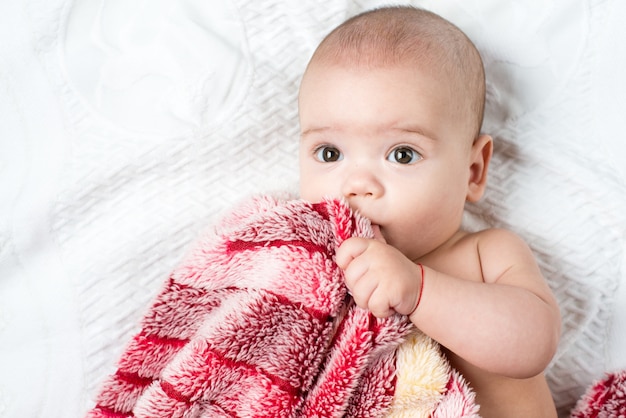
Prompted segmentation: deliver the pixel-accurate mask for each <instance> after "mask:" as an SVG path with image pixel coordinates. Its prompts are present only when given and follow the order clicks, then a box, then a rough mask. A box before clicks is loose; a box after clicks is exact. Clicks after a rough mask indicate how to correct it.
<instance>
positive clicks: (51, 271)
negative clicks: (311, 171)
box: [0, 0, 626, 417]
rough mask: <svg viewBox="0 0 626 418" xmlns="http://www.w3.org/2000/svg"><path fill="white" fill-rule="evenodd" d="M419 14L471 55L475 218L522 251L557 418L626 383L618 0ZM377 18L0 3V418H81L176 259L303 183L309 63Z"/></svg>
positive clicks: (279, 4) (132, 2) (468, 0)
mask: <svg viewBox="0 0 626 418" xmlns="http://www.w3.org/2000/svg"><path fill="white" fill-rule="evenodd" d="M398 3H406V1H401V2H398ZM412 3H413V4H416V5H422V6H424V7H427V8H430V9H432V10H434V11H436V12H439V13H441V14H442V15H444V16H445V17H447V18H449V19H450V20H452V21H453V22H455V23H456V24H458V25H459V26H460V27H461V28H462V29H464V30H465V31H466V32H467V33H468V35H469V36H470V37H471V38H472V39H474V41H475V42H476V44H477V45H478V47H479V49H481V51H482V53H483V56H484V59H485V64H486V68H487V74H488V83H489V89H488V109H487V112H488V114H487V118H486V121H485V125H484V130H485V131H486V132H489V133H491V134H492V135H493V136H494V137H495V140H496V153H495V156H494V161H493V164H492V171H491V178H490V186H489V187H490V189H489V191H488V193H487V195H486V197H485V199H484V200H483V201H481V202H480V203H479V204H477V205H473V206H470V207H468V216H467V219H466V224H467V227H468V228H477V227H481V226H485V225H490V226H504V227H508V228H511V229H513V230H514V231H516V232H518V233H519V234H520V235H522V236H523V237H524V238H525V239H526V240H527V241H528V242H529V243H530V245H531V247H532V248H533V250H534V251H535V253H536V255H537V258H538V260H539V262H540V265H541V267H542V269H543V271H544V273H545V276H546V278H547V279H548V280H549V282H550V285H551V286H552V288H553V289H554V291H555V293H556V295H557V297H558V299H559V302H560V304H561V307H562V312H563V317H564V329H563V337H562V341H561V345H560V347H559V351H558V354H557V356H556V358H555V360H554V362H553V364H552V366H551V367H550V369H549V370H548V376H549V380H550V384H551V387H552V390H553V393H554V396H555V400H556V402H557V404H558V405H559V407H560V408H561V411H562V412H563V414H565V411H566V410H567V409H568V408H569V407H571V406H572V405H573V403H574V402H575V400H576V399H577V398H578V397H579V396H580V395H581V394H582V392H583V391H584V389H585V388H586V386H587V385H589V384H590V383H591V381H592V380H594V379H596V378H598V377H600V376H601V375H602V374H603V373H604V372H606V371H611V370H615V369H623V368H626V266H625V262H626V257H625V255H626V138H625V135H624V131H625V129H624V127H625V124H626V120H625V119H624V115H625V114H626V112H625V111H626V83H624V80H623V75H624V74H626V50H624V46H623V45H624V41H626V27H625V26H624V25H623V23H622V22H623V21H624V19H625V18H626V2H622V1H619V0H587V1H582V0H581V1H578V2H571V1H569V0H552V1H548V2H543V1H531V2H528V1H526V2H521V1H514V0H506V1H496V0H493V1H484V0H432V1H413V2H412ZM380 4H384V2H382V1H376V0H360V1H351V0H345V1H333V2H323V1H314V0H306V1H302V2H294V1H291V0H255V1H252V0H216V1H211V2H210V4H209V2H205V1H200V0H181V1H178V2H165V1H152V2H144V1H139V0H126V1H107V2H104V1H97V0H85V1H80V2H78V1H75V2H72V1H70V0H46V1H43V0H22V1H19V2H8V1H5V2H1V3H0V39H1V40H2V41H0V417H79V416H82V414H83V413H84V411H85V410H86V408H88V407H89V406H90V405H91V402H92V401H93V396H94V394H95V393H96V391H97V387H98V384H99V383H100V382H101V380H102V379H103V377H104V376H105V375H106V374H108V373H110V372H112V371H113V370H114V369H115V360H116V359H117V357H118V356H119V355H120V353H121V351H122V349H123V347H124V345H125V344H126V342H127V340H128V338H130V336H131V335H132V334H133V333H134V332H135V331H136V330H137V328H138V320H139V318H140V317H141V315H142V313H143V312H144V310H145V309H146V308H147V306H148V303H149V301H150V298H151V297H152V296H153V295H154V294H155V293H156V292H157V291H158V290H159V287H160V286H161V283H162V282H163V281H164V280H165V278H166V277H167V275H168V273H169V272H170V271H171V270H172V269H173V267H174V266H175V265H176V263H177V262H178V260H179V259H180V258H181V256H182V255H183V253H184V251H185V248H186V247H187V245H189V244H190V243H191V242H192V241H193V239H194V238H195V237H197V236H198V234H199V233H200V232H201V231H202V230H203V229H204V228H205V227H206V226H207V225H209V223H210V222H211V221H213V220H215V217H216V216H218V214H219V213H220V212H221V211H223V210H225V209H227V208H228V207H229V206H230V205H231V204H233V203H234V202H235V201H237V200H239V199H240V198H243V197H244V196H248V195H250V194H251V193H259V192H263V191H268V190H277V189H278V190H282V189H288V190H295V189H296V185H297V158H296V156H297V134H298V128H297V120H296V115H297V109H296V101H295V98H296V93H297V86H298V82H299V78H300V75H301V73H302V71H303V69H304V66H305V65H306V62H307V59H308V57H309V56H310V54H311V53H312V51H313V49H314V47H315V46H316V44H317V42H318V41H319V40H320V39H321V37H322V36H323V35H324V34H325V33H326V32H327V31H328V30H330V29H331V28H332V27H334V26H335V25H336V24H338V23H339V22H341V21H343V20H344V19H345V18H346V17H347V16H350V15H352V14H354V13H356V12H358V11H361V10H363V9H366V8H370V7H373V6H375V5H380Z"/></svg>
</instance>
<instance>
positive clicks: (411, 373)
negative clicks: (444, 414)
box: [388, 331, 450, 418]
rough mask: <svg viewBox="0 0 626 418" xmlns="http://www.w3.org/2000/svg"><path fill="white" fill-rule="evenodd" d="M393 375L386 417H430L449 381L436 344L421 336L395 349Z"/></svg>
mask: <svg viewBox="0 0 626 418" xmlns="http://www.w3.org/2000/svg"><path fill="white" fill-rule="evenodd" d="M396 373H397V381H396V391H395V394H394V399H393V403H392V405H391V410H390V413H389V415H388V417H391V418H404V417H407V418H408V417H412V418H420V417H424V418H428V417H430V416H431V414H432V413H433V411H434V410H435V407H436V406H437V403H438V402H439V400H440V399H441V397H442V396H443V392H444V391H445V388H446V384H447V383H448V379H449V377H450V366H449V365H448V362H447V360H446V358H445V357H444V355H443V353H442V352H441V350H440V348H439V344H437V343H436V342H435V341H433V340H432V339H431V338H430V337H428V336H426V335H425V334H423V333H422V332H419V331H417V332H416V333H414V334H412V335H411V336H410V337H409V338H408V339H407V341H405V342H404V343H403V344H402V345H400V347H399V348H398V353H397V359H396Z"/></svg>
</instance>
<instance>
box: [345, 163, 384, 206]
mask: <svg viewBox="0 0 626 418" xmlns="http://www.w3.org/2000/svg"><path fill="white" fill-rule="evenodd" d="M383 191H384V188H383V185H382V183H381V182H380V181H379V179H378V178H377V177H376V175H375V174H374V173H373V172H372V171H371V170H368V169H365V168H356V169H354V170H351V172H350V173H349V174H348V175H347V177H346V178H345V180H344V182H343V184H342V190H341V192H342V194H343V196H344V197H345V198H347V199H350V198H355V197H371V198H378V197H380V196H382V194H383Z"/></svg>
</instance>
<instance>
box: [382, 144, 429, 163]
mask: <svg viewBox="0 0 626 418" xmlns="http://www.w3.org/2000/svg"><path fill="white" fill-rule="evenodd" d="M421 159H422V156H421V155H420V153H419V152H417V151H415V150H414V149H412V148H409V147H405V146H402V147H397V148H394V149H393V150H391V152H390V153H389V155H388V156H387V161H391V162H393V163H398V164H413V163H416V162H418V161H419V160H421Z"/></svg>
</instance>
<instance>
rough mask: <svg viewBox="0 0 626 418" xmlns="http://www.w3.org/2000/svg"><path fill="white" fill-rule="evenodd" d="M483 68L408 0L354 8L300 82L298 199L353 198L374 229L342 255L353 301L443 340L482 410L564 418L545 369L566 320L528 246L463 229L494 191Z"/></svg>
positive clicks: (437, 20) (441, 23) (456, 35)
mask: <svg viewBox="0 0 626 418" xmlns="http://www.w3.org/2000/svg"><path fill="white" fill-rule="evenodd" d="M484 102H485V76H484V70H483V65H482V61H481V58H480V55H479V53H478V51H477V50H476V48H475V47H474V45H473V44H472V42H471V41H470V40H469V39H468V38H467V37H466V36H465V35H464V34H463V33H462V32H461V31H460V30H459V29H458V28H457V27H455V26H454V25H452V24H451V23H449V22H448V21H446V20H444V19H443V18H441V17H439V16H437V15H435V14H433V13H430V12H427V11H424V10H420V9H415V8H412V7H389V8H383V9H377V10H374V11H370V12H366V13H363V14H361V15H358V16H356V17H354V18H352V19H350V20H348V21H347V22H345V23H343V24H342V25H340V26H339V27H338V28H336V29H335V30H334V31H332V32H331V33H330V34H329V35H328V36H327V37H326V38H325V39H324V40H323V41H322V43H321V44H320V45H319V47H318V48H317V50H316V51H315V53H314V55H313V57H312V59H311V61H310V63H309V65H308V67H307V69H306V71H305V73H304V76H303V79H302V84H301V86H300V94H299V112H300V128H301V143H300V192H301V197H302V198H303V199H306V200H310V201H320V200H321V199H322V198H323V197H326V196H329V197H342V198H345V199H346V200H347V201H348V202H349V204H350V206H351V207H352V208H353V209H354V210H356V211H358V212H359V213H361V214H362V215H363V216H365V217H367V218H369V219H370V220H371V221H372V224H373V227H374V231H375V238H374V239H364V238H352V239H349V240H347V241H345V242H344V243H343V244H342V245H341V247H340V248H339V249H338V251H337V263H338V264H339V266H340V267H341V268H342V269H343V270H344V272H345V280H346V285H347V286H348V288H349V289H350V291H351V293H352V295H353V297H354V299H355V301H356V303H357V304H358V305H359V306H360V307H362V308H366V309H369V310H370V311H371V312H372V313H373V314H374V315H376V316H377V317H386V316H389V315H391V314H393V313H394V312H397V313H399V314H403V315H408V316H409V318H410V320H411V321H412V322H413V323H414V324H415V326H416V327H417V328H419V329H420V330H421V331H423V332H424V333H425V334H426V335H428V336H430V337H431V338H433V339H434V340H436V341H437V342H439V343H440V344H441V346H442V347H443V349H444V352H445V354H446V356H447V357H448V359H449V361H450V363H451V364H452V366H453V367H455V368H456V369H457V370H459V371H460V372H461V373H462V374H463V375H464V376H465V378H466V379H467V380H468V381H469V383H470V384H471V386H472V387H473V389H474V390H475V391H476V395H477V401H478V403H479V404H480V406H481V410H480V413H481V416H484V417H500V418H501V417H524V418H527V417H533V418H539V417H556V410H555V407H554V404H553V401H552V398H551V395H550V391H549V389H548V386H547V383H546V380H545V377H544V374H543V371H544V369H545V368H546V366H547V365H548V363H549V362H550V360H551V359H552V357H553V355H554V353H555V350H556V347H557V343H558V339H559V334H560V315H559V309H558V306H557V304H556V301H555V298H554V296H553V295H552V293H551V291H550V289H549V287H548V286H547V284H546V282H545V280H544V278H543V277H542V275H541V272H540V270H539V268H538V266H537V264H536V261H535V260H534V258H533V255H532V253H531V251H530V250H529V248H528V246H527V245H526V244H525V243H524V242H523V241H522V240H521V239H520V238H518V237H517V236H516V235H514V234H513V233H511V232H509V231H506V230H502V229H489V230H484V231H480V232H476V233H469V232H466V231H464V230H462V229H461V220H462V214H463V209H464V205H465V202H466V201H469V202H474V201H477V200H479V199H480V198H481V197H482V195H483V192H484V190H485V186H486V182H487V169H488V166H489V161H490V159H491V154H492V149H493V145H492V139H491V137H489V136H488V135H485V134H482V133H481V131H480V129H481V124H482V119H483V110H484Z"/></svg>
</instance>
